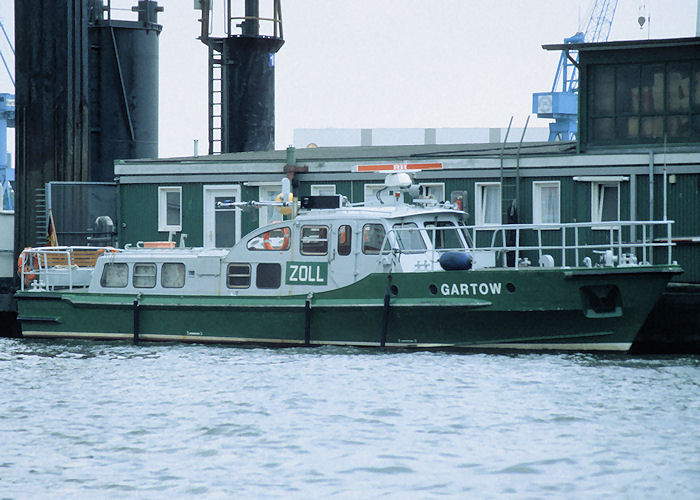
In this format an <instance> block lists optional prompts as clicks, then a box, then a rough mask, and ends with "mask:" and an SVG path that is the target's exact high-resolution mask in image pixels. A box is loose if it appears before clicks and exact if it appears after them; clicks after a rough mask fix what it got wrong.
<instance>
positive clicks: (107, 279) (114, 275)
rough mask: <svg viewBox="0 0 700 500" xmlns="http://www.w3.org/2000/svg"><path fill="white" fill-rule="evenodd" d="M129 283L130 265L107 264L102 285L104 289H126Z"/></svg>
mask: <svg viewBox="0 0 700 500" xmlns="http://www.w3.org/2000/svg"><path fill="white" fill-rule="evenodd" d="M128 283H129V265H128V264H126V263H123V262H112V263H110V264H105V267H104V269H102V277H101V278H100V285H102V287H104V288H125V287H126V285H127V284H128Z"/></svg>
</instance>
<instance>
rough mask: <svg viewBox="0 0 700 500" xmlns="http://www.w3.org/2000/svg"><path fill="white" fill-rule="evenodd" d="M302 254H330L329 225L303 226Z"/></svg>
mask: <svg viewBox="0 0 700 500" xmlns="http://www.w3.org/2000/svg"><path fill="white" fill-rule="evenodd" d="M301 254H302V255H327V254H328V226H302V228H301Z"/></svg>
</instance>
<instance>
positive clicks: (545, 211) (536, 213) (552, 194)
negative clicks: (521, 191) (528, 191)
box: [532, 181, 561, 224]
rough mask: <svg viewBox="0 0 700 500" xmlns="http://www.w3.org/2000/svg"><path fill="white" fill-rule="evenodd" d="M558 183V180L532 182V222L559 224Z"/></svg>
mask: <svg viewBox="0 0 700 500" xmlns="http://www.w3.org/2000/svg"><path fill="white" fill-rule="evenodd" d="M560 220H561V216H560V184H559V181H542V182H533V183H532V222H533V223H534V224H559V222H560Z"/></svg>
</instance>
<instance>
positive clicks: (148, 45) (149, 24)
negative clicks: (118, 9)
mask: <svg viewBox="0 0 700 500" xmlns="http://www.w3.org/2000/svg"><path fill="white" fill-rule="evenodd" d="M132 10H134V11H137V12H138V21H120V20H113V19H112V18H111V15H110V12H109V10H106V11H105V9H104V3H103V0H89V3H88V12H89V25H88V38H89V41H90V53H89V56H88V58H89V59H88V62H89V68H90V72H89V80H88V86H89V120H90V139H89V149H88V165H89V166H88V180H90V181H97V182H102V181H112V180H113V179H114V160H116V159H125V158H155V157H157V156H158V36H159V35H160V32H161V29H162V26H160V25H159V24H157V14H158V12H160V11H162V10H163V8H162V7H158V4H157V2H156V1H151V0H140V1H139V2H138V5H137V6H135V7H133V8H132ZM105 14H106V15H105Z"/></svg>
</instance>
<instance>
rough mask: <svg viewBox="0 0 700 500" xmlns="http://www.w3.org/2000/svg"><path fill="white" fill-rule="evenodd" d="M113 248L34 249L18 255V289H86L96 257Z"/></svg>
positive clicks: (114, 249) (109, 251)
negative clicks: (19, 264) (19, 260)
mask: <svg viewBox="0 0 700 500" xmlns="http://www.w3.org/2000/svg"><path fill="white" fill-rule="evenodd" d="M119 251H120V250H118V249H116V248H113V247H86V246H71V247H37V248H26V249H25V250H24V251H23V252H22V257H21V259H22V261H23V265H21V266H20V267H19V278H20V289H21V290H25V289H36V288H40V289H44V290H53V289H56V288H62V289H69V290H72V289H73V288H84V287H87V286H89V284H90V280H91V277H92V270H93V269H94V267H95V263H96V262H97V258H98V257H99V256H100V255H103V254H105V253H116V252H119Z"/></svg>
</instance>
